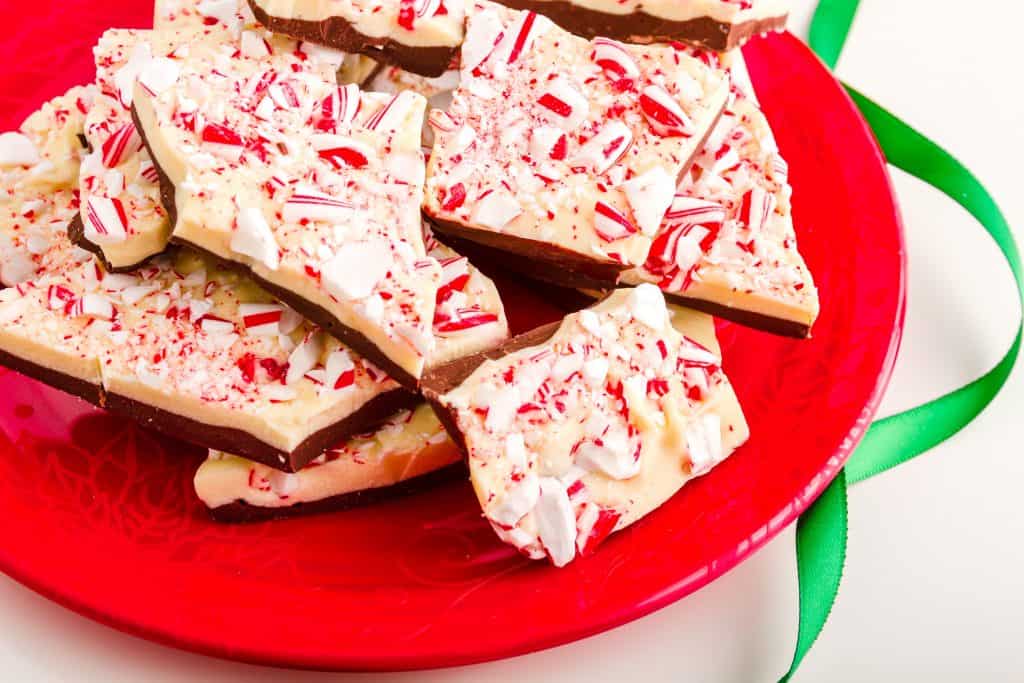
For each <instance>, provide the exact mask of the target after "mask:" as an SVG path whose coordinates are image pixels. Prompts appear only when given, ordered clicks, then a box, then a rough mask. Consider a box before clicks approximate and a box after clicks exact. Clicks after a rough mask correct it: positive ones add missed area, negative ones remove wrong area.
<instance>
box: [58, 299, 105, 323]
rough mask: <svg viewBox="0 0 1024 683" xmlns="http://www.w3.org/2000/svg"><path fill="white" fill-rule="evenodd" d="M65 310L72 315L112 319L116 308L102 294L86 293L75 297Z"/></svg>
mask: <svg viewBox="0 0 1024 683" xmlns="http://www.w3.org/2000/svg"><path fill="white" fill-rule="evenodd" d="M65 310H67V313H68V315H70V316H72V317H85V318H97V319H99V320H113V318H114V314H115V312H116V309H115V308H114V304H112V303H111V302H110V299H108V298H107V297H105V296H103V295H102V294H95V293H88V294H85V295H83V296H82V298H80V299H76V300H75V301H74V302H72V303H71V304H70V305H69V306H68V307H67V308H66V309H65Z"/></svg>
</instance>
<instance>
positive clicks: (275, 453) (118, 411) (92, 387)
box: [0, 350, 420, 472]
mask: <svg viewBox="0 0 1024 683" xmlns="http://www.w3.org/2000/svg"><path fill="white" fill-rule="evenodd" d="M0 365H3V366H5V367H8V368H10V369H11V370H14V371H15V372H19V373H21V374H22V375H25V376H26V377H31V378H32V379H35V380H38V381H40V382H42V383H43V384H46V385H48V386H51V387H53V388H54V389H58V390H60V391H63V392H64V393H66V394H71V395H72V396H77V397H78V398H81V399H83V400H85V401H87V402H89V403H91V404H92V405H94V406H97V407H99V408H104V409H106V410H107V411H109V412H111V413H113V414H115V415H119V416H121V417H126V418H129V419H131V420H133V421H135V422H138V423H139V424H141V425H142V426H144V427H147V428H149V429H152V430H153V431H156V432H159V433H161V434H165V435H167V436H170V437H173V438H176V439H181V440H183V441H187V442H189V443H192V444H195V445H197V446H201V447H204V448H213V449H216V450H222V451H226V452H229V453H236V454H238V455H241V456H244V457H246V458H249V459H250V460H255V461H257V462H261V463H263V464H265V465H267V466H269V467H273V468H275V469H279V470H283V471H285V472H296V471H298V470H300V469H302V468H303V467H304V466H306V465H307V464H309V463H310V462H311V461H313V460H315V459H316V458H318V457H320V455H321V454H323V452H324V451H326V450H327V449H328V448H330V447H331V446H333V445H334V444H336V443H338V442H340V441H343V440H345V439H347V438H349V437H352V436H355V435H358V434H364V433H366V432H368V431H370V430H372V429H373V428H374V427H376V426H378V425H380V424H381V423H383V422H384V421H385V420H387V419H388V418H389V417H391V416H392V415H394V414H395V413H397V412H398V411H400V410H405V409H408V408H412V407H414V406H415V405H417V404H418V403H419V400H420V399H419V397H417V396H416V395H414V394H412V393H410V392H407V391H405V390H403V389H395V390H393V391H389V392H386V393H383V394H380V395H378V396H375V397H374V398H372V399H370V400H369V401H367V402H366V403H365V404H363V406H361V407H360V408H359V409H358V410H357V411H356V412H354V413H352V414H351V415H349V416H348V417H346V418H344V419H343V420H340V421H338V422H336V423H334V424H332V425H329V426H327V427H325V428H323V429H321V430H319V431H317V432H314V433H313V434H311V435H309V436H308V437H306V439H305V440H304V441H303V442H302V443H300V444H299V445H298V446H296V447H295V449H293V450H292V451H291V452H288V451H283V450H281V449H278V448H275V447H274V446H271V445H270V444H267V443H265V442H263V441H260V440H259V439H258V438H256V437H255V436H253V435H252V434H250V433H249V432H246V431H243V430H241V429H236V428H234V427H219V426H214V425H208V424H205V423H202V422H198V421H196V420H193V419H191V418H189V417H185V416H183V415H179V414H177V413H172V412H169V411H166V410H163V409H162V408H156V407H154V406H151V405H148V404H146V403H142V402H140V401H136V400H135V399H131V398H128V397H125V396H122V395H120V394H115V393H112V392H110V391H107V390H106V389H105V388H104V387H103V386H102V385H99V384H93V383H91V382H88V381H86V380H83V379H80V378H78V377H74V376H72V375H67V374H64V373H62V372H57V371H56V370H53V369H51V368H47V367H44V366H42V365H39V364H38V363H35V362H33V361H30V360H26V359H24V358H22V357H20V356H16V355H14V354H12V353H10V352H8V351H4V350H0Z"/></svg>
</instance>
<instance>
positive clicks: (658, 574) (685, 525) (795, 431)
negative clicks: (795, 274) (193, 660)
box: [0, 0, 905, 669]
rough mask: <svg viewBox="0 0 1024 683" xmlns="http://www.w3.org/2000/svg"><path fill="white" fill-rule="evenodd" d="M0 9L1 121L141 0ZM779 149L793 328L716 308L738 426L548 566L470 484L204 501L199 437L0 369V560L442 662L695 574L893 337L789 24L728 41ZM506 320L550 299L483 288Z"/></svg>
mask: <svg viewBox="0 0 1024 683" xmlns="http://www.w3.org/2000/svg"><path fill="white" fill-rule="evenodd" d="M23 7H24V6H21V7H20V8H19V9H18V10H14V11H13V14H14V16H11V14H12V13H11V12H9V13H8V15H6V16H5V20H6V27H7V33H6V38H5V41H4V42H3V44H2V45H0V58H2V61H3V63H4V64H5V65H6V66H7V69H6V70H5V72H4V73H3V74H2V75H0V129H3V130H7V129H10V128H11V127H13V126H15V125H16V124H17V123H18V122H19V121H20V120H21V118H23V117H24V116H25V115H27V114H28V113H30V112H31V111H32V110H33V109H35V108H36V107H37V106H38V104H39V103H40V102H42V101H43V99H45V98H47V97H51V96H53V95H56V94H58V93H59V92H62V91H63V90H64V89H65V88H66V87H67V86H70V85H72V84H76V83H79V82H82V81H85V80H87V79H88V78H89V74H90V73H91V67H90V63H91V55H90V52H89V50H90V47H91V45H92V43H93V41H94V40H95V39H96V38H97V37H98V36H99V34H100V32H101V31H102V30H103V29H105V28H107V27H109V26H114V25H121V26H124V25H127V26H140V27H141V26H145V25H146V24H147V23H148V22H149V12H150V7H151V2H149V1H139V2H123V3H95V2H91V3H87V2H84V1H83V0H63V1H60V2H58V1H57V0H37V1H36V2H33V3H31V11H29V10H28V9H24V8H23ZM746 54H747V57H748V60H749V62H750V69H751V72H752V75H753V78H754V82H755V83H756V84H757V87H758V93H759V95H760V98H761V100H762V102H763V104H764V107H765V109H766V111H767V114H768V116H769V119H770V120H771V122H772V124H773V126H774V128H775V130H776V132H777V135H778V139H779V144H780V147H781V149H782V151H783V154H784V155H785V156H786V157H787V158H788V160H789V162H790V166H791V179H792V183H793V185H794V188H795V200H794V205H795V216H796V223H797V232H798V235H799V239H800V245H801V248H802V250H803V253H804V255H805V256H806V258H807V262H808V264H809V265H810V267H811V269H812V271H813V272H814V274H815V277H816V279H817V281H818V284H819V287H820V290H821V300H822V304H823V306H822V315H821V319H820V320H819V322H818V324H817V326H816V327H815V335H814V339H812V340H810V341H806V342H800V341H792V340H788V339H780V338H776V337H772V336H770V335H767V334H763V333H758V332H753V331H750V330H747V329H743V328H741V327H738V326H735V325H730V324H724V323H723V324H720V325H719V332H720V335H721V339H722V346H723V349H724V353H725V368H726V370H727V372H728V373H729V376H730V377H731V378H732V380H733V383H734V384H735V386H736V390H737V393H738V394H739V396H740V399H741V401H742V402H743V404H744V407H745V409H746V411H747V415H748V417H749V420H750V423H751V428H752V432H753V438H752V439H751V441H750V443H749V444H747V445H746V446H744V447H743V448H742V449H741V450H740V451H739V452H737V454H736V455H735V456H734V457H733V458H731V459H730V460H729V461H727V462H726V463H724V464H723V465H722V466H721V467H719V468H718V469H716V470H715V471H714V472H713V473H712V474H711V475H709V476H708V477H705V478H704V479H701V480H698V481H696V482H694V483H692V484H690V485H688V486H687V487H686V488H685V489H684V490H683V492H682V493H680V494H679V495H677V496H676V497H675V498H673V499H672V500H671V501H670V502H669V503H668V504H667V505H665V506H664V507H663V508H662V509H660V510H658V511H657V512H656V513H654V514H652V515H651V516H649V517H648V518H647V519H645V520H643V521H641V522H640V523H638V524H637V525H636V526H634V527H633V528H632V529H630V530H629V531H626V532H624V533H621V534H618V535H616V536H614V537H612V538H611V539H610V540H609V541H608V542H607V543H606V544H605V546H604V547H603V548H602V551H601V552H600V553H598V554H597V555H595V556H594V557H591V558H588V559H586V560H582V561H578V562H576V563H574V564H572V565H571V566H569V567H568V568H566V569H563V570H555V569H552V568H550V567H548V566H545V565H543V564H534V563H529V562H527V561H525V560H523V559H521V558H520V557H518V556H517V555H516V554H515V553H514V551H513V550H511V549H510V548H508V547H506V546H503V545H502V544H501V543H499V542H498V541H497V540H496V539H495V538H494V536H493V534H492V532H491V531H490V529H489V528H488V527H487V526H486V524H485V523H484V522H483V521H482V519H481V518H480V514H479V509H478V508H477V506H476V504H475V500H474V498H473V496H472V492H471V490H470V488H469V486H468V484H460V483H454V484H451V485H448V486H444V487H441V488H439V489H436V490H433V491H428V492H426V493H423V494H421V495H417V496H414V497H411V498H406V499H402V500H394V501H391V502H388V503H385V504H383V505H378V506H374V507H371V508H366V509H359V510H353V511H349V512H345V513H339V514H334V515H328V516H321V517H311V518H306V519H298V520H292V521H286V522H275V523H267V524H259V525H252V526H238V527H233V526H219V525H216V524H213V523H211V522H210V521H208V520H207V518H206V516H205V514H204V510H203V509H202V506H201V505H200V504H199V502H198V501H197V500H196V499H195V498H194V496H193V494H192V486H191V476H192V473H193V472H194V469H195V466H196V465H197V464H198V462H199V461H200V458H201V453H200V452H199V451H198V450H197V449H195V448H193V447H190V446H186V445H183V444H180V443H177V442H174V441H171V440H168V439H163V438H160V437H157V436H155V435H153V434H151V433H148V432H146V431H145V430H142V429H139V428H137V427H135V426H134V425H132V424H131V423H129V422H126V421H123V420H120V419H116V418H113V417H110V416H108V415H105V414H104V413H102V412H100V411H97V410H94V409H92V408H90V407H88V406H86V405H84V404H82V403H80V402H78V401H77V400H75V399H71V398H69V397H66V396H64V395H62V394H60V393H59V392H56V391H54V390H52V389H49V388H46V387H44V386H42V385H40V384H37V383H35V382H33V381H30V380H28V379H25V378H23V377H21V376H20V375H17V374H15V373H13V372H8V371H3V372H2V373H0V396H2V398H0V519H3V520H4V534H3V540H2V541H0V569H2V570H3V571H5V572H6V573H8V574H10V575H11V576H13V577H15V578H17V579H18V580H20V581H22V582H24V583H25V584H27V585H29V586H31V587H32V588H34V589H35V590H37V591H39V592H41V593H43V594H44V595H47V596H48V597H51V598H53V599H54V600H57V601H58V602H60V603H62V604H64V605H66V606H68V607H70V608H72V609H74V610H77V611H79V612H81V613H83V614H86V615H89V616H91V617H94V618H96V619H98V620H100V621H103V622H104V623H107V624H110V625H112V626H115V627H117V628H120V629H123V630H125V631H128V632H131V633H135V634H138V635H141V636H144V637H147V638H151V639H154V640H157V641H160V642H163V643H167V644H171V645H175V646H179V647H183V648H188V649H191V650H196V651H200V652H205V653H210V654H215V655H219V656H224V657H230V658H237V659H242V660H247V661H254V662H262V663H272V664H278V665H286V666H298V667H310V668H321V669H339V668H341V669H401V668H416V667H434V666H446V665H455V664H464V663H468V662H474V661H482V660H487V659H494V658H498V657H504V656H510V655H515V654H520V653H524V652H528V651H531V650H536V649H540V648H544V647H549V646H553V645H557V644H560V643H564V642H567V641H570V640H575V639H578V638H582V637H585V636H587V635H590V634H593V633H596V632H599V631H601V630H604V629H608V628H611V627H613V626H616V625H618V624H621V623H623V622H625V621H628V620H630V619H635V618H637V617H640V616H642V615H644V614H647V613H649V612H651V611H653V610H655V609H657V608H659V607H662V606H664V605H666V604H668V603H669V602H671V601H674V600H677V599H679V598H681V597H683V596H684V595H686V594H688V593H690V592H692V591H694V590H696V589H698V588H699V587H701V586H702V585H704V584H706V583H707V582H709V581H711V580H713V579H714V578H716V577H717V576H720V575H721V574H722V573H724V572H725V571H727V570H728V569H730V568H731V567H733V566H734V565H735V564H736V563H737V562H739V561H741V560H742V559H743V558H744V557H746V556H747V555H749V554H750V553H751V552H753V551H754V550H755V549H756V548H758V547H759V546H761V545H762V544H764V543H765V542H766V541H767V540H768V539H769V538H771V537H772V536H773V535H774V534H776V533H777V532H778V531H779V530H780V529H782V528H783V527H784V526H785V525H787V524H789V523H790V522H791V521H792V520H793V519H795V517H796V516H797V515H798V514H799V513H800V512H801V511H802V510H803V509H804V508H805V507H806V506H807V505H808V504H809V503H810V501H811V500H813V498H814V497H815V496H816V495H817V494H818V493H819V492H820V491H821V490H822V488H823V487H824V486H825V485H826V484H827V483H828V482H829V481H830V480H831V478H832V477H833V476H834V474H835V472H836V471H837V469H838V467H840V466H841V464H842V462H843V461H844V460H845V458H846V457H847V456H848V454H849V452H850V451H851V449H852V447H853V446H854V445H855V444H856V442H857V441H858V440H859V438H860V436H861V435H862V433H863V430H864V429H865V427H866V426H867V424H868V423H869V422H870V419H871V416H872V415H873V414H874V410H875V408H876V407H877V404H878V401H879V399H880V396H881V392H882V390H883V389H884V385H885V383H886V381H887V379H888V376H889V373H890V371H891V368H892V364H893V361H894V359H895V354H896V350H897V346H898V342H899V335H900V329H901V326H902V316H903V305H904V296H905V293H904V272H905V262H904V244H903V236H902V228H901V226H900V222H899V217H898V212H897V209H896V206H895V203H894V200H893V197H892V193H891V189H890V186H889V180H888V176H887V174H886V170H885V166H884V163H883V160H882V158H881V155H880V153H879V152H878V150H877V148H876V146H875V144H874V142H873V139H872V138H871V135H870V133H869V132H868V130H867V128H866V127H865V125H864V123H863V121H862V120H861V119H860V117H859V115H858V114H857V113H856V111H855V109H854V107H853V106H852V105H851V103H850V102H849V100H848V99H847V97H846V95H845V93H844V92H843V91H842V89H841V87H840V86H839V85H838V84H837V83H836V82H835V81H834V80H833V79H832V77H831V76H830V75H829V74H828V72H827V71H826V70H825V68H824V67H822V66H821V64H820V63H819V62H818V61H817V59H816V58H815V57H814V56H813V55H812V54H811V53H810V52H809V51H808V50H807V48H805V47H804V46H803V45H802V44H801V43H800V42H799V41H797V39H795V38H794V37H792V36H790V35H778V36H772V37H769V38H767V39H760V40H756V41H755V42H754V43H753V44H751V45H750V46H749V47H748V48H747V49H746ZM505 293H506V295H507V297H508V302H507V303H508V306H509V308H510V313H511V317H512V319H513V324H514V325H515V326H516V327H517V328H518V329H523V328H524V327H526V326H528V325H530V324H531V323H533V322H539V321H541V320H542V319H550V317H551V316H552V315H553V310H552V309H550V308H549V307H546V306H545V305H544V304H543V299H542V298H538V297H537V296H536V295H533V294H530V293H529V292H526V291H524V290H522V288H519V287H515V286H508V287H506V288H505Z"/></svg>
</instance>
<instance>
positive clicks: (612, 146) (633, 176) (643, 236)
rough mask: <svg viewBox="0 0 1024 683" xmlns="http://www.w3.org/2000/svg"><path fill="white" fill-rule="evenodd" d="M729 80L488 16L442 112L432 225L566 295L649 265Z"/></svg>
mask: <svg viewBox="0 0 1024 683" xmlns="http://www.w3.org/2000/svg"><path fill="white" fill-rule="evenodd" d="M728 90H729V86H728V76H727V74H726V73H725V72H724V71H721V70H718V69H714V68H711V67H709V66H707V65H706V64H704V63H702V62H701V61H699V60H697V59H693V58H691V57H689V56H687V55H684V54H681V53H680V52H678V51H677V50H674V49H672V48H670V47H664V46H661V47H644V46H635V45H624V44H622V43H617V42H615V41H612V40H608V39H595V40H593V41H587V40H584V39H582V38H578V37H576V36H573V35H571V34H570V33H568V32H566V31H563V30H562V29H560V28H558V27H556V26H555V25H554V24H552V23H551V21H550V20H548V19H546V18H545V17H543V16H540V15H537V14H534V13H532V12H517V11H514V10H510V9H507V8H505V7H502V6H500V5H496V4H494V3H488V2H477V3H476V4H475V5H474V6H473V8H472V9H471V11H470V13H469V19H468V24H467V32H466V40H465V42H464V43H463V47H462V64H461V80H460V83H459V87H458V89H457V90H456V92H455V94H454V97H453V100H452V105H451V107H450V108H449V109H448V111H447V112H443V111H440V110H434V111H432V112H431V114H430V117H429V123H430V125H431V127H432V129H433V133H434V145H433V150H432V152H431V155H430V161H429V165H428V168H427V187H426V191H425V198H424V211H425V213H426V214H427V215H428V217H429V218H430V220H431V221H432V222H433V223H434V224H435V225H436V227H437V229H438V231H439V232H443V233H448V234H451V235H453V236H455V237H460V238H464V239H468V240H472V241H474V242H477V243H479V244H481V245H483V246H485V247H487V248H488V249H491V250H495V251H504V252H510V253H512V254H515V255H517V256H522V257H527V258H526V259H509V265H510V267H518V266H519V265H521V264H522V263H523V262H524V260H525V261H526V262H527V263H528V264H531V265H532V266H533V267H531V268H528V270H529V271H530V272H528V274H529V275H532V276H535V277H540V278H542V279H546V280H548V281H551V282H554V283H556V284H561V285H566V286H576V287H580V286H602V285H608V284H611V285H614V284H615V283H616V282H617V281H618V278H619V275H620V273H621V272H622V271H624V270H626V269H628V268H630V267H634V266H637V265H640V264H642V263H643V262H644V260H645V259H646V257H647V253H648V251H649V250H650V246H651V240H652V238H653V236H654V234H655V233H656V232H657V229H658V226H659V225H660V224H661V220H662V218H663V216H664V215H665V212H666V210H667V209H668V206H669V204H670V202H671V200H672V195H673V194H674V188H675V185H676V183H677V182H678V181H679V179H680V177H681V176H682V175H683V174H684V173H685V172H686V170H687V169H688V168H689V166H690V163H691V161H692V159H693V157H694V156H695V155H696V154H697V152H698V151H699V150H700V148H701V147H702V145H703V142H704V139H705V137H706V136H707V134H708V133H709V132H710V131H711V129H712V126H713V125H714V122H715V121H716V120H717V118H718V116H719V115H720V114H721V112H722V108H723V106H724V104H725V99H726V96H727V94H728Z"/></svg>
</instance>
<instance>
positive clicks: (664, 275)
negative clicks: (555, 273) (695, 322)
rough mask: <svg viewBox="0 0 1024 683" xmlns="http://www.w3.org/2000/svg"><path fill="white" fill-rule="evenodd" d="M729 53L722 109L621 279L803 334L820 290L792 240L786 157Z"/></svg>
mask: <svg viewBox="0 0 1024 683" xmlns="http://www.w3.org/2000/svg"><path fill="white" fill-rule="evenodd" d="M703 55H704V56H705V57H706V58H710V59H717V57H715V55H713V54H711V53H703ZM728 59H729V60H730V61H731V62H732V73H733V81H734V83H735V86H734V88H733V91H732V93H731V95H730V98H729V104H728V105H727V106H726V110H725V113H724V114H723V115H722V118H721V119H720V120H719V123H718V125H717V126H716V127H715V129H714V131H713V132H712V134H711V136H710V138H709V140H708V144H707V146H706V147H705V148H704V150H703V151H702V152H701V154H700V155H699V156H698V157H697V160H696V162H695V164H694V166H693V168H692V169H691V172H690V173H689V174H687V176H686V178H685V179H684V180H683V182H682V183H680V184H679V187H678V188H677V190H676V196H675V197H674V198H673V200H672V206H671V207H670V209H669V211H668V213H667V214H666V216H665V220H664V221H663V223H662V226H661V228H660V230H659V232H658V235H657V237H656V238H655V240H654V245H653V247H652V248H651V251H650V254H649V255H648V257H647V261H646V263H644V265H643V266H641V267H639V268H636V269H633V270H630V271H629V272H627V273H625V274H624V276H623V281H624V282H627V283H630V284H636V283H640V282H652V283H654V284H657V285H658V286H659V287H661V289H662V290H663V291H664V292H665V296H666V298H668V299H669V300H670V301H673V302H675V303H679V304H681V305H684V306H691V307H693V308H698V309H700V310H704V311H707V312H708V313H712V314H714V315H717V316H720V317H723V318H728V319H731V320H735V321H737V322H740V323H743V324H746V325H750V326H752V327H756V328H759V329H764V330H766V331H769V332H774V333H777V334H783V335H787V336H791V337H797V338H804V337H808V336H810V332H811V327H812V325H813V324H814V321H815V319H816V318H817V316H818V311H819V302H818V290H817V288H816V287H815V285H814V279H813V277H812V276H811V272H810V270H809V269H808V268H807V264H806V263H805V262H804V259H803V257H802V256H801V255H800V252H799V250H798V248H797V239H796V232H795V230H794V228H793V214H792V207H791V196H792V189H791V188H790V185H789V178H788V175H789V174H788V165H787V164H786V161H785V160H784V159H783V157H782V155H781V154H780V152H779V148H778V145H777V144H776V143H775V136H774V135H773V133H772V129H771V126H769V124H768V121H767V119H766V118H765V116H764V114H763V113H762V112H761V110H760V108H759V107H758V104H757V99H756V96H755V94H754V91H753V86H752V85H751V84H750V81H749V77H747V75H746V69H745V66H744V63H743V58H742V56H740V55H739V54H738V53H737V54H735V55H729V57H728Z"/></svg>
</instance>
